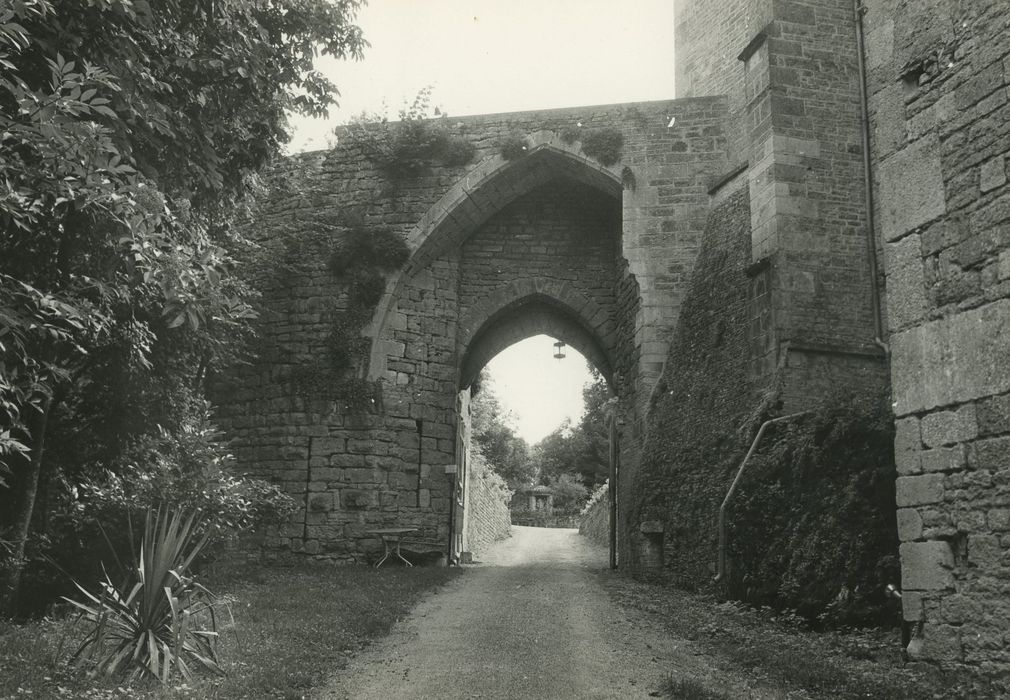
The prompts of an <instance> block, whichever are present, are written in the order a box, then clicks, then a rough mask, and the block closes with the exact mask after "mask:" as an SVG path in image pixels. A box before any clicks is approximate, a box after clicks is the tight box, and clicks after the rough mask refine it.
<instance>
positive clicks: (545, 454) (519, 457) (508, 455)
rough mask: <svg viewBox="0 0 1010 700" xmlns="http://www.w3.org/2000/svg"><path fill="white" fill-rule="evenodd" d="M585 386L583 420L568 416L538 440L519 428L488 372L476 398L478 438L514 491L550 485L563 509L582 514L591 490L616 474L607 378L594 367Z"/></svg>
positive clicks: (474, 412) (558, 506) (475, 432)
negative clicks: (612, 468)
mask: <svg viewBox="0 0 1010 700" xmlns="http://www.w3.org/2000/svg"><path fill="white" fill-rule="evenodd" d="M589 370H590V374H591V379H590V381H589V382H587V383H586V384H585V386H584V387H583V389H582V398H583V402H584V405H585V408H584V412H583V414H582V417H581V418H580V419H579V421H578V422H577V423H574V424H573V423H572V422H571V421H570V420H568V419H566V420H565V421H564V423H562V424H561V425H560V426H558V427H557V428H556V429H555V430H554V431H553V432H551V433H550V434H549V435H547V436H546V437H544V438H543V439H542V440H540V441H539V442H537V443H536V444H534V445H529V444H527V442H526V440H525V439H523V438H522V437H521V436H519V435H518V434H517V432H516V427H515V419H514V417H513V415H512V414H511V412H509V411H508V410H506V409H505V408H504V407H503V406H502V404H501V399H500V398H499V397H498V395H497V394H496V393H495V390H494V384H493V383H492V382H491V380H490V378H489V377H488V375H487V372H486V371H485V372H482V373H481V376H480V379H479V380H478V382H477V385H476V387H475V392H474V398H473V401H472V403H471V411H472V416H473V427H472V440H473V443H474V444H475V446H476V447H477V448H478V449H479V450H480V452H481V453H482V455H483V456H484V458H485V459H486V460H487V461H488V463H490V464H491V466H492V467H493V468H494V469H495V470H496V471H497V472H498V473H499V474H500V475H501V476H502V477H503V478H504V479H505V481H506V482H507V483H508V485H509V488H510V489H512V490H513V491H515V490H517V489H519V488H521V487H523V486H535V485H544V486H549V487H550V488H551V489H552V491H553V493H554V507H555V510H556V511H557V512H559V513H577V512H579V510H580V509H581V508H582V506H583V505H584V504H585V502H586V501H587V499H588V498H589V494H590V493H592V492H593V490H595V489H596V487H597V486H599V485H600V484H602V483H603V482H604V481H606V480H607V478H608V477H609V476H610V461H609V453H610V446H609V430H608V428H607V415H608V411H610V410H611V405H612V401H613V400H612V399H611V395H610V389H609V388H608V387H607V383H606V380H604V378H603V376H602V375H601V374H600V373H599V372H598V371H597V370H596V369H595V368H594V367H592V366H590V368H589Z"/></svg>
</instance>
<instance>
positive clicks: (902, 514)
mask: <svg viewBox="0 0 1010 700" xmlns="http://www.w3.org/2000/svg"><path fill="white" fill-rule="evenodd" d="M897 518H898V539H900V540H901V541H902V542H911V541H912V540H917V539H919V538H920V537H922V517H921V516H920V515H919V511H917V510H915V509H914V508H899V509H898V514H897Z"/></svg>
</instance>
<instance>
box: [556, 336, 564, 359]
mask: <svg viewBox="0 0 1010 700" xmlns="http://www.w3.org/2000/svg"><path fill="white" fill-rule="evenodd" d="M554 359H555V360H563V359H565V343H564V341H562V340H558V341H556V342H555V343H554Z"/></svg>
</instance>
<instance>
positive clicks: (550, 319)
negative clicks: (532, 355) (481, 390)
mask: <svg viewBox="0 0 1010 700" xmlns="http://www.w3.org/2000/svg"><path fill="white" fill-rule="evenodd" d="M458 332H459V336H458V342H457V348H458V350H457V352H458V355H459V357H460V358H461V362H460V370H459V372H460V373H459V386H460V387H461V388H463V387H466V386H469V384H470V383H471V382H472V381H473V380H474V379H475V378H476V376H477V374H478V373H479V372H480V370H481V369H483V367H484V365H485V364H487V362H488V361H489V360H490V359H491V358H493V357H494V356H495V355H497V354H498V353H499V352H501V351H502V350H504V349H505V348H507V347H509V346H511V345H513V344H514V343H517V342H519V341H520V340H524V339H526V338H529V337H532V336H534V335H539V334H545V335H550V336H553V337H555V338H557V339H558V340H563V341H564V342H565V343H567V344H568V345H570V346H572V347H573V348H575V349H576V350H578V351H579V352H580V353H582V355H584V356H585V357H586V359H588V360H589V361H590V362H592V363H593V364H594V365H595V366H596V368H597V369H599V370H600V372H601V373H602V374H603V376H604V377H605V378H606V379H607V381H608V382H609V381H610V380H611V376H612V374H613V366H614V365H613V352H614V348H615V344H616V338H617V330H616V325H615V322H614V319H613V317H612V316H611V314H610V313H609V312H607V311H606V309H603V308H602V307H600V306H599V305H598V304H597V303H596V302H595V301H593V300H592V299H590V298H588V297H586V296H583V295H582V294H580V293H578V292H576V291H575V290H573V289H572V288H571V286H570V285H568V284H566V283H563V282H557V281H551V280H535V281H534V280H523V281H519V282H513V283H511V284H508V285H504V286H503V287H502V288H500V289H499V290H497V291H496V292H495V293H494V294H492V295H490V296H488V297H486V298H485V299H483V300H482V301H481V302H480V303H479V304H477V305H475V306H474V307H473V308H471V309H470V310H469V312H468V313H467V314H466V316H465V318H464V319H463V320H462V321H461V322H460V325H459V331H458Z"/></svg>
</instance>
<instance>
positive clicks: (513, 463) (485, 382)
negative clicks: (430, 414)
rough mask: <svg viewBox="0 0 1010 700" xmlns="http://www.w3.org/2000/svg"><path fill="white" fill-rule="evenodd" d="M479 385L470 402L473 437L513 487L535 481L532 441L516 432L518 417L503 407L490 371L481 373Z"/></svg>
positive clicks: (497, 470) (495, 467) (495, 468)
mask: <svg viewBox="0 0 1010 700" xmlns="http://www.w3.org/2000/svg"><path fill="white" fill-rule="evenodd" d="M477 386H478V387H479V390H478V391H477V392H476V393H475V395H474V396H473V398H472V399H471V402H470V411H471V415H472V416H473V424H472V432H471V439H472V440H473V442H474V443H475V445H476V446H477V448H478V449H479V450H480V452H481V454H482V455H483V457H484V458H485V459H486V460H487V462H488V463H489V464H490V465H491V467H492V468H493V469H494V470H495V471H496V472H498V474H500V475H501V476H502V478H504V479H505V481H506V483H507V484H508V486H509V488H510V489H512V490H515V489H516V488H518V487H519V486H524V485H527V484H532V483H533V480H534V479H535V478H536V467H535V466H534V464H533V462H532V460H531V459H530V449H529V445H527V444H526V441H525V440H524V439H523V438H521V437H519V436H518V435H516V428H515V417H514V416H512V415H511V414H510V413H507V412H506V411H505V410H504V409H503V408H502V405H501V401H500V400H499V398H498V396H497V394H495V392H494V386H493V384H492V383H491V380H490V378H489V377H488V376H487V374H486V372H482V373H481V376H480V379H479V380H478V383H477Z"/></svg>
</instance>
